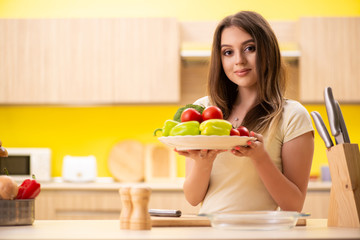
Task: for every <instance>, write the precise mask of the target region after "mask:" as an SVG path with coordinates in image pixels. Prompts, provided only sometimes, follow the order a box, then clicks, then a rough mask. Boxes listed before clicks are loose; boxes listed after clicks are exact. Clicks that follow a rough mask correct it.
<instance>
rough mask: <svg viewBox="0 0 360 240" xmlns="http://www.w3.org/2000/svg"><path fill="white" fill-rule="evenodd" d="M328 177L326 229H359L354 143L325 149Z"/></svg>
mask: <svg viewBox="0 0 360 240" xmlns="http://www.w3.org/2000/svg"><path fill="white" fill-rule="evenodd" d="M326 154H327V158H328V161H329V168H330V174H331V181H332V186H331V192H330V205H329V216H328V226H332V227H352V228H359V227H360V153H359V146H358V145H357V144H350V143H344V144H338V145H335V146H333V147H331V148H329V149H328V150H327V153H326Z"/></svg>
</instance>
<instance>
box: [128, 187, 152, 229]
mask: <svg viewBox="0 0 360 240" xmlns="http://www.w3.org/2000/svg"><path fill="white" fill-rule="evenodd" d="M130 194H131V200H132V204H133V211H132V214H131V218H130V229H131V230H150V229H151V218H150V214H149V209H148V205H149V199H150V194H151V189H150V188H147V187H133V188H131V190H130Z"/></svg>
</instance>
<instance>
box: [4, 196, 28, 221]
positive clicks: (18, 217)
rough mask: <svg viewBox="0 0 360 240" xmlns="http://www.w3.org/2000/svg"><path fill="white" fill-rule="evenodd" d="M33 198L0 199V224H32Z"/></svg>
mask: <svg viewBox="0 0 360 240" xmlns="http://www.w3.org/2000/svg"><path fill="white" fill-rule="evenodd" d="M34 220H35V199H18V200H0V226H13V225H32V224H33V222H34Z"/></svg>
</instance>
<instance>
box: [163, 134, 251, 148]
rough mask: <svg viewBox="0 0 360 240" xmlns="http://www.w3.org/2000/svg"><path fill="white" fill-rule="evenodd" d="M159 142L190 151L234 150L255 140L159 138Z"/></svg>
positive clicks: (231, 137) (249, 138)
mask: <svg viewBox="0 0 360 240" xmlns="http://www.w3.org/2000/svg"><path fill="white" fill-rule="evenodd" d="M159 140H160V141H161V142H162V143H164V144H166V145H168V146H170V147H174V148H176V149H177V150H190V149H193V150H195V149H232V148H233V147H235V146H239V145H241V146H244V145H246V143H247V142H248V141H249V140H255V138H254V137H240V136H204V135H196V136H172V137H159Z"/></svg>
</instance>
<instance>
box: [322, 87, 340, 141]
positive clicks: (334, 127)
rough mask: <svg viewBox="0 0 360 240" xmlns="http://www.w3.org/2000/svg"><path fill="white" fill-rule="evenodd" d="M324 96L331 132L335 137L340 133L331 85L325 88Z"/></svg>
mask: <svg viewBox="0 0 360 240" xmlns="http://www.w3.org/2000/svg"><path fill="white" fill-rule="evenodd" d="M324 98H325V106H326V112H327V115H328V119H329V125H330V130H331V134H332V135H333V136H334V137H335V136H337V135H339V134H340V122H339V115H338V113H337V107H336V103H335V99H334V96H333V93H332V89H331V87H326V88H325V91H324Z"/></svg>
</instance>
